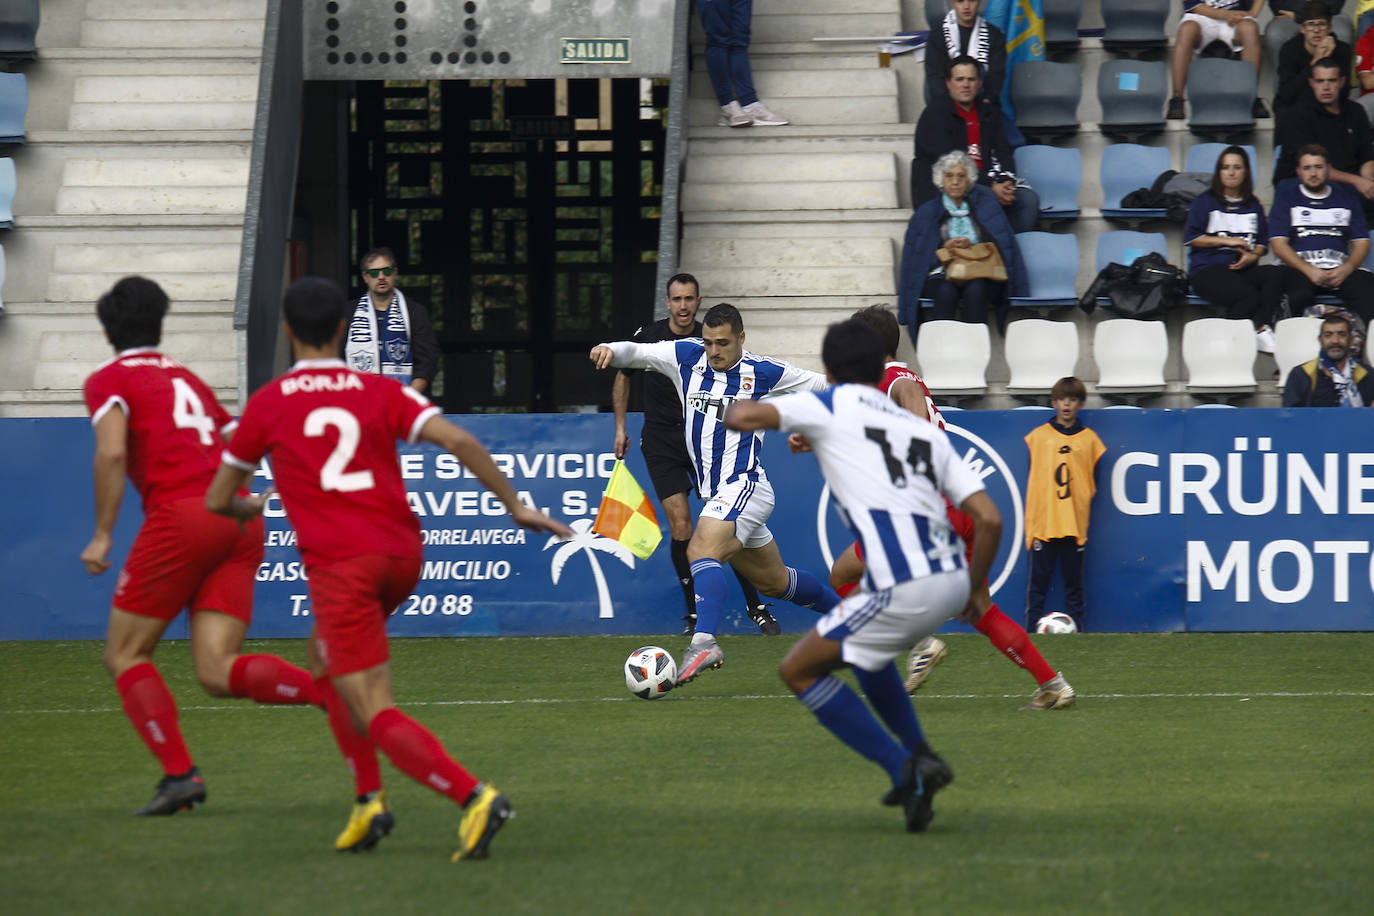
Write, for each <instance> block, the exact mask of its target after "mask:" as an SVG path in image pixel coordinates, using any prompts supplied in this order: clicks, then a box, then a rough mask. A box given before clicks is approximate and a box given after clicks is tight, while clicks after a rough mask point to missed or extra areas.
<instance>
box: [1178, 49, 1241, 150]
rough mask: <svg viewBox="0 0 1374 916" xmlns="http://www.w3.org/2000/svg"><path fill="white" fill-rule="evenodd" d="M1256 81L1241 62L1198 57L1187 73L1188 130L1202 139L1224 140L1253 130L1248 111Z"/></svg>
mask: <svg viewBox="0 0 1374 916" xmlns="http://www.w3.org/2000/svg"><path fill="white" fill-rule="evenodd" d="M1257 81H1258V77H1257V75H1256V74H1255V68H1254V67H1253V66H1252V65H1251V64H1247V63H1246V62H1245V61H1243V60H1227V59H1225V58H1220V57H1200V58H1198V59H1197V60H1194V61H1193V65H1192V67H1191V68H1189V70H1188V102H1189V106H1190V107H1191V109H1192V116H1191V117H1190V118H1189V119H1188V129H1189V130H1191V131H1192V132H1193V133H1195V134H1198V135H1199V136H1203V137H1216V138H1220V139H1225V138H1227V137H1230V136H1232V135H1234V134H1244V133H1249V132H1250V131H1252V130H1254V129H1255V119H1254V116H1253V115H1251V113H1250V108H1251V106H1252V105H1253V104H1254V102H1255V91H1256V87H1257Z"/></svg>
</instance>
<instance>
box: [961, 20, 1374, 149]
mask: <svg viewBox="0 0 1374 916" xmlns="http://www.w3.org/2000/svg"><path fill="white" fill-rule="evenodd" d="M1370 2H1374V0H1370ZM983 17H984V18H985V19H987V21H988V22H990V23H992V24H993V25H995V26H997V27H998V28H999V29H1001V30H1002V34H1003V35H1005V36H1007V79H1006V82H1004V83H1003V84H1002V111H1003V113H1005V114H1006V116H1007V120H1008V121H1009V122H1015V120H1016V111H1015V110H1014V109H1013V108H1012V106H1011V81H1012V80H1013V79H1015V78H1016V65H1017V64H1019V63H1021V62H1022V61H1027V60H1044V59H1045V6H1044V3H1043V0H988V6H987V9H985V10H984V11H983Z"/></svg>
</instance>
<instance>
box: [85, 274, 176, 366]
mask: <svg viewBox="0 0 1374 916" xmlns="http://www.w3.org/2000/svg"><path fill="white" fill-rule="evenodd" d="M170 307H171V303H170V302H169V301H168V299H167V294H166V293H165V292H163V291H162V287H160V286H158V285H157V284H156V283H154V282H153V281H152V280H149V279H148V278H147V277H125V278H124V279H123V280H120V281H119V282H118V283H116V284H115V285H114V286H112V287H111V288H110V291H109V292H108V293H106V294H105V295H103V296H101V297H100V299H99V300H98V301H97V302H96V304H95V314H96V317H98V318H99V319H100V324H101V326H102V327H104V328H105V336H106V337H107V338H109V341H110V345H111V346H113V347H114V348H115V350H118V351H123V350H131V349H133V348H134V347H156V346H157V345H158V343H159V342H160V341H161V340H162V319H163V316H165V315H166V314H167V310H168V309H169V308H170Z"/></svg>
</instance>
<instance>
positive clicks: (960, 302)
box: [898, 150, 1027, 343]
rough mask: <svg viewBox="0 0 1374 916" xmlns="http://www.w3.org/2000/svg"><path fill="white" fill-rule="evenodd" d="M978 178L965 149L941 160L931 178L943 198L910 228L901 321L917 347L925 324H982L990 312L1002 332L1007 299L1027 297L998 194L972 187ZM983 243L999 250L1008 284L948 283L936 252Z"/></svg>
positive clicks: (1016, 249) (925, 209) (1017, 252)
mask: <svg viewBox="0 0 1374 916" xmlns="http://www.w3.org/2000/svg"><path fill="white" fill-rule="evenodd" d="M977 176H978V169H977V167H976V166H975V165H974V163H973V160H972V159H971V158H970V157H969V155H968V154H967V153H965V152H963V151H962V150H954V151H952V152H949V153H946V154H945V155H943V156H941V157H940V158H939V159H938V160H936V162H935V165H934V166H933V167H932V168H931V173H930V177H931V180H932V181H934V183H935V186H936V188H938V189H939V193H938V194H937V196H935V197H933V198H931V199H930V200H928V201H927V202H926V203H924V204H922V205H921V206H920V208H919V209H917V211H916V212H915V213H913V214H912V216H911V221H910V222H909V223H908V224H907V230H906V242H905V244H904V246H903V248H902V271H901V289H900V293H899V296H898V319H899V320H900V321H901V323H902V324H905V325H907V326H908V328H909V329H910V332H911V336H912V341H913V343H914V342H915V339H916V331H917V325H918V324H919V323H920V322H921V321H923V320H931V321H934V320H936V319H947V318H956V317H957V318H959V319H960V320H962V321H966V322H969V323H976V322H984V321H987V318H988V312H989V309H992V308H995V309H996V311H997V318H998V325H999V327H1000V326H1001V325H1002V324H1003V323H1004V322H1005V319H1006V297H1007V296H1008V295H1012V296H1024V295H1025V294H1026V291H1027V281H1026V271H1025V267H1024V265H1023V263H1022V261H1021V249H1020V248H1019V247H1018V246H1017V244H1016V234H1015V233H1014V232H1012V229H1011V224H1010V223H1008V222H1007V218H1006V216H1005V215H1004V214H1003V213H1002V208H1001V206H999V205H998V202H997V197H996V195H994V194H993V192H991V191H989V190H988V189H987V188H985V187H983V186H981V185H977V184H974V180H975V179H976V178H977ZM979 242H992V243H993V244H994V245H996V246H997V251H998V253H999V254H1000V255H1001V256H1002V262H1003V264H1005V265H1006V269H1007V282H1006V283H997V282H994V281H992V280H982V279H978V280H970V281H968V282H967V283H965V284H964V285H962V286H959V285H957V284H954V283H951V282H950V281H949V280H947V279H946V278H945V271H944V267H943V265H941V264H940V262H939V259H938V258H937V256H936V251H937V249H939V248H950V249H954V248H967V247H969V246H972V245H976V244H978V243H979ZM922 298H925V299H930V300H932V301H933V303H934V305H933V306H932V308H931V309H930V310H929V314H927V315H921V314H920V312H921V308H920V300H921V299H922Z"/></svg>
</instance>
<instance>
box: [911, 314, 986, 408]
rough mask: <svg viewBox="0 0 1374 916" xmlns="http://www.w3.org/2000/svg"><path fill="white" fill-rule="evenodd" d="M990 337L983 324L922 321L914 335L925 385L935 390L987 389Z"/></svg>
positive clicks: (981, 391)
mask: <svg viewBox="0 0 1374 916" xmlns="http://www.w3.org/2000/svg"><path fill="white" fill-rule="evenodd" d="M991 358H992V340H991V337H990V335H989V333H988V326H987V325H986V324H982V323H979V324H970V323H965V322H963V321H923V322H921V333H920V336H919V337H917V338H916V362H917V364H918V365H919V366H920V367H921V378H922V379H924V380H925V383H926V387H927V388H929V389H930V390H931V391H932V392H934V393H938V394H950V395H959V394H977V395H981V394H984V393H985V392H986V391H987V380H986V378H985V376H984V373H985V372H986V371H987V367H988V360H990V359H991Z"/></svg>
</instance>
